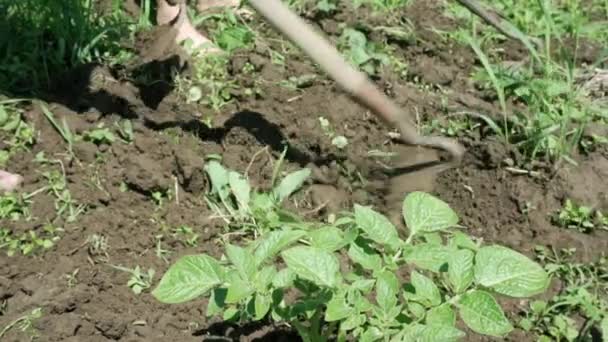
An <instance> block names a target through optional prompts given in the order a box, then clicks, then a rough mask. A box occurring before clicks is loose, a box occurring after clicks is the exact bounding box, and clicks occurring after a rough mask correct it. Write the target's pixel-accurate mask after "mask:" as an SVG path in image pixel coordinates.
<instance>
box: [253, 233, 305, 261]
mask: <svg viewBox="0 0 608 342" xmlns="http://www.w3.org/2000/svg"><path fill="white" fill-rule="evenodd" d="M305 235H306V232H304V231H300V230H291V231H288V230H277V231H273V232H270V233H268V234H266V235H265V236H264V238H263V240H262V241H261V242H260V243H259V244H258V246H257V248H256V249H255V252H254V257H255V265H256V267H259V266H260V265H261V264H262V263H264V262H265V261H266V260H268V259H270V258H272V257H274V256H275V255H276V254H277V253H279V252H280V251H281V250H282V249H283V248H286V247H287V246H289V245H291V244H292V243H294V242H296V241H297V240H299V239H300V238H302V237H303V236H305Z"/></svg>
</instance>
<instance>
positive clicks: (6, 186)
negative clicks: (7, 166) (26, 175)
mask: <svg viewBox="0 0 608 342" xmlns="http://www.w3.org/2000/svg"><path fill="white" fill-rule="evenodd" d="M21 182H23V177H21V176H20V175H16V174H12V173H9V172H6V171H4V170H0V192H11V191H13V190H15V189H17V188H18V187H19V185H21Z"/></svg>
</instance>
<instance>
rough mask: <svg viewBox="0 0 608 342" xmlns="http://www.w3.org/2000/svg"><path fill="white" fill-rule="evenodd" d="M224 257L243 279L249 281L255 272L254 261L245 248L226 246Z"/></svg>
mask: <svg viewBox="0 0 608 342" xmlns="http://www.w3.org/2000/svg"><path fill="white" fill-rule="evenodd" d="M226 256H227V257H228V260H230V262H231V263H232V264H233V265H234V267H235V268H236V270H237V271H238V272H239V274H240V275H241V277H243V279H247V280H251V279H253V276H254V275H255V272H256V267H255V259H254V258H253V255H252V254H251V253H249V251H247V250H246V249H245V248H242V247H239V246H235V245H231V244H228V245H226Z"/></svg>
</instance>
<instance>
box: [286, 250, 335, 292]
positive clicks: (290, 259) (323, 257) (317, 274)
mask: <svg viewBox="0 0 608 342" xmlns="http://www.w3.org/2000/svg"><path fill="white" fill-rule="evenodd" d="M281 256H282V257H283V260H284V261H285V263H286V264H287V267H289V268H290V269H291V270H293V271H294V273H296V274H297V276H298V277H300V278H302V279H306V280H309V281H311V282H313V283H315V284H316V285H319V286H327V287H335V286H337V285H338V281H339V278H338V276H339V271H340V264H339V262H338V258H336V256H335V255H333V254H331V253H329V252H326V251H324V250H322V249H318V248H314V247H306V246H296V247H292V248H290V249H288V250H286V251H283V252H282V253H281Z"/></svg>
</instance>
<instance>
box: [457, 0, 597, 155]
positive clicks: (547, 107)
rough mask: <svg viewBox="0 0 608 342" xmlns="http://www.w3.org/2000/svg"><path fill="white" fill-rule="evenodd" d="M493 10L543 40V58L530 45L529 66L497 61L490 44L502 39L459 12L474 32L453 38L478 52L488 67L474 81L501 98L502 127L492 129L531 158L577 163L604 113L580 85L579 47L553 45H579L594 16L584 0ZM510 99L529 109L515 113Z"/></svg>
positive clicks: (510, 4)
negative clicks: (587, 134)
mask: <svg viewBox="0 0 608 342" xmlns="http://www.w3.org/2000/svg"><path fill="white" fill-rule="evenodd" d="M493 5H496V6H498V7H499V8H501V10H502V11H503V12H504V13H505V14H506V16H507V17H508V18H509V19H511V20H513V21H514V23H515V24H516V25H517V26H519V27H523V28H524V29H525V31H527V33H528V34H533V35H539V34H540V35H542V36H543V38H544V40H543V46H542V47H543V52H542V53H538V52H537V50H536V48H535V47H533V46H532V44H529V45H528V46H527V48H528V50H529V53H530V55H531V56H532V58H531V60H530V61H529V62H524V63H522V64H521V65H515V66H506V65H505V64H500V63H498V62H494V60H495V59H496V58H499V57H498V56H495V54H493V53H487V51H488V50H491V44H492V43H495V42H496V41H497V40H498V39H497V38H500V39H503V37H500V35H496V34H495V33H493V32H492V31H488V30H486V31H485V32H482V33H481V34H478V33H477V26H478V24H477V22H476V18H475V19H474V18H473V17H472V16H470V15H464V16H463V15H461V13H457V15H459V16H461V17H466V18H467V19H468V20H470V22H471V28H472V33H469V32H466V31H462V30H461V31H459V32H458V33H457V34H455V35H453V37H454V38H456V39H459V40H461V41H463V42H465V43H467V44H469V45H470V46H471V47H472V48H473V50H474V51H475V53H476V54H477V56H478V58H479V59H480V61H481V62H482V64H483V69H482V70H480V71H479V72H477V73H476V75H475V79H476V80H477V81H478V82H479V83H480V84H482V85H483V86H487V85H490V87H491V88H493V90H494V91H495V92H496V94H497V95H498V99H499V102H500V106H501V110H502V114H503V123H502V125H497V124H496V123H493V125H492V126H493V129H494V130H495V132H496V133H497V134H499V135H501V136H502V137H503V138H504V139H505V141H506V142H507V143H513V144H515V145H516V146H518V147H519V148H520V150H521V151H522V152H523V153H524V155H525V156H526V157H528V158H529V159H534V158H538V157H542V158H545V159H547V160H548V161H552V162H556V161H560V160H562V159H563V160H566V161H570V162H572V160H571V158H570V155H571V154H572V153H573V152H574V151H575V150H576V149H578V148H580V146H581V144H582V143H583V142H581V139H582V136H583V131H584V128H585V126H586V125H589V124H597V123H598V121H599V120H602V117H603V115H602V112H603V111H605V108H603V109H602V108H598V107H597V106H593V105H591V104H590V102H589V101H588V100H587V99H586V98H585V96H584V92H583V91H582V90H581V87H579V86H578V85H577V84H576V82H575V79H576V77H575V76H576V74H577V73H578V72H579V71H578V70H577V69H576V67H575V61H576V57H577V49H578V45H577V44H575V45H574V46H573V47H569V46H568V47H566V46H565V45H557V46H554V43H553V42H554V41H555V40H557V41H561V40H562V38H563V36H568V37H570V38H573V40H574V42H578V39H580V38H581V37H584V36H586V35H587V34H588V33H589V31H586V30H587V28H588V26H586V21H585V20H586V17H587V15H588V14H589V13H587V14H584V11H582V3H581V2H580V1H568V2H566V3H561V4H559V5H558V4H555V3H549V2H547V1H511V0H501V1H498V2H495V3H493ZM453 8H454V7H452V9H453ZM488 32H490V33H488ZM584 32H586V33H585V34H584ZM484 46H488V47H484ZM508 100H512V101H514V102H519V103H523V104H525V105H526V110H525V111H521V112H520V111H516V112H515V113H514V114H510V113H509V112H508V109H507V101H508ZM501 126H502V127H501ZM499 127H500V128H499ZM497 128H498V129H497Z"/></svg>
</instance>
